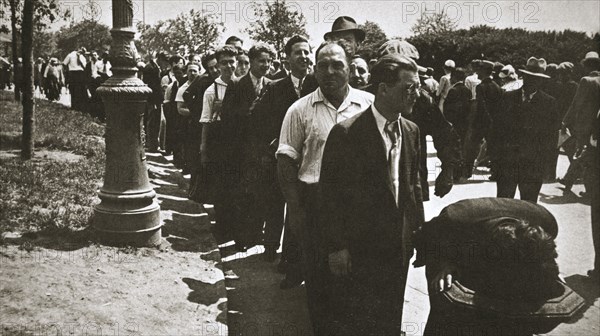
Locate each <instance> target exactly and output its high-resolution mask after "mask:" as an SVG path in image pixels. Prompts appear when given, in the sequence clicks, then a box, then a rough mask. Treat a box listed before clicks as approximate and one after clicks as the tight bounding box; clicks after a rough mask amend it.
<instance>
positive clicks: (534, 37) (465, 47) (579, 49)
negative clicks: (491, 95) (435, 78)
mask: <svg viewBox="0 0 600 336" xmlns="http://www.w3.org/2000/svg"><path fill="white" fill-rule="evenodd" d="M595 39H600V37H595ZM407 41H408V42H410V43H412V44H413V45H414V46H415V47H417V49H418V50H419V52H420V54H421V55H422V56H421V58H420V59H419V64H420V65H423V66H431V67H433V68H435V69H439V70H440V72H439V73H441V69H442V66H443V64H444V62H445V61H446V60H447V59H452V60H454V61H455V62H456V64H457V66H464V65H466V64H468V63H469V62H470V61H471V60H473V59H482V58H484V59H488V60H491V61H497V62H501V63H503V64H512V65H513V66H514V67H515V68H518V67H522V66H524V65H525V63H526V62H527V59H528V58H529V57H531V56H535V57H543V58H545V59H546V61H547V62H548V63H560V62H565V61H568V62H572V63H573V64H579V61H580V60H581V59H582V58H583V57H584V55H585V53H586V52H588V51H590V50H598V43H597V42H594V39H592V38H590V37H589V36H587V35H586V34H585V33H583V32H575V31H571V30H565V31H560V32H557V31H527V30H525V29H521V28H507V29H498V28H493V27H489V26H485V25H484V26H476V27H471V28H470V29H460V30H455V31H448V32H444V33H435V34H434V33H427V34H420V35H417V36H413V37H411V38H408V39H407Z"/></svg>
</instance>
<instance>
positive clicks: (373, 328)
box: [325, 255, 408, 336]
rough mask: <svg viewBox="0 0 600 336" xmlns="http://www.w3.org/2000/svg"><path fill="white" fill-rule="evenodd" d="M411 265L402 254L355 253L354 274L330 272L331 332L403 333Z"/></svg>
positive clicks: (329, 327)
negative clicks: (335, 274) (409, 266)
mask: <svg viewBox="0 0 600 336" xmlns="http://www.w3.org/2000/svg"><path fill="white" fill-rule="evenodd" d="M407 274H408V264H407V263H403V262H402V257H401V256H400V255H397V256H392V255H386V256H381V257H379V258H365V257H364V256H360V255H353V256H352V273H351V274H350V275H348V276H344V277H337V276H334V275H332V274H331V273H328V274H327V276H326V279H327V281H328V284H327V288H328V289H329V292H330V295H329V296H328V297H327V298H328V300H329V302H328V304H327V311H328V315H326V319H327V321H326V322H325V327H326V333H325V334H327V335H340V336H342V335H377V336H379V335H394V336H396V335H401V332H402V309H403V306H404V292H405V287H406V276H407Z"/></svg>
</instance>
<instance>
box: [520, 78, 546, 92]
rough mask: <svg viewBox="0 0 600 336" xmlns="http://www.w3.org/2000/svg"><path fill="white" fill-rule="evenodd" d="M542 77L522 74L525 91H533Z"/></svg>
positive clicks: (538, 85)
mask: <svg viewBox="0 0 600 336" xmlns="http://www.w3.org/2000/svg"><path fill="white" fill-rule="evenodd" d="M541 82H542V79H540V77H536V76H531V75H527V74H523V90H525V91H526V92H535V91H537V89H538V88H539V87H540V84H541Z"/></svg>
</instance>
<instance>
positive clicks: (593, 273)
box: [587, 269, 600, 280]
mask: <svg viewBox="0 0 600 336" xmlns="http://www.w3.org/2000/svg"><path fill="white" fill-rule="evenodd" d="M587 276H588V277H590V278H591V279H593V280H598V279H600V271H599V270H597V269H593V270H589V271H588V272H587Z"/></svg>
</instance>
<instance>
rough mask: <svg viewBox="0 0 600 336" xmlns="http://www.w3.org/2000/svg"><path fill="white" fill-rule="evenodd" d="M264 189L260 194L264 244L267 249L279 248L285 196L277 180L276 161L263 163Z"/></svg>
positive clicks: (283, 219)
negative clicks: (263, 223)
mask: <svg viewBox="0 0 600 336" xmlns="http://www.w3.org/2000/svg"><path fill="white" fill-rule="evenodd" d="M264 172H265V173H264V175H265V176H263V178H264V185H265V191H264V192H263V193H262V195H261V207H262V212H263V216H264V219H265V235H264V245H265V248H266V249H267V248H268V249H274V250H277V249H279V242H280V240H281V233H282V231H283V225H284V221H285V218H284V213H285V198H284V197H283V194H282V193H281V189H280V188H279V183H278V182H277V161H275V160H273V161H272V162H268V163H267V164H265V165H264Z"/></svg>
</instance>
